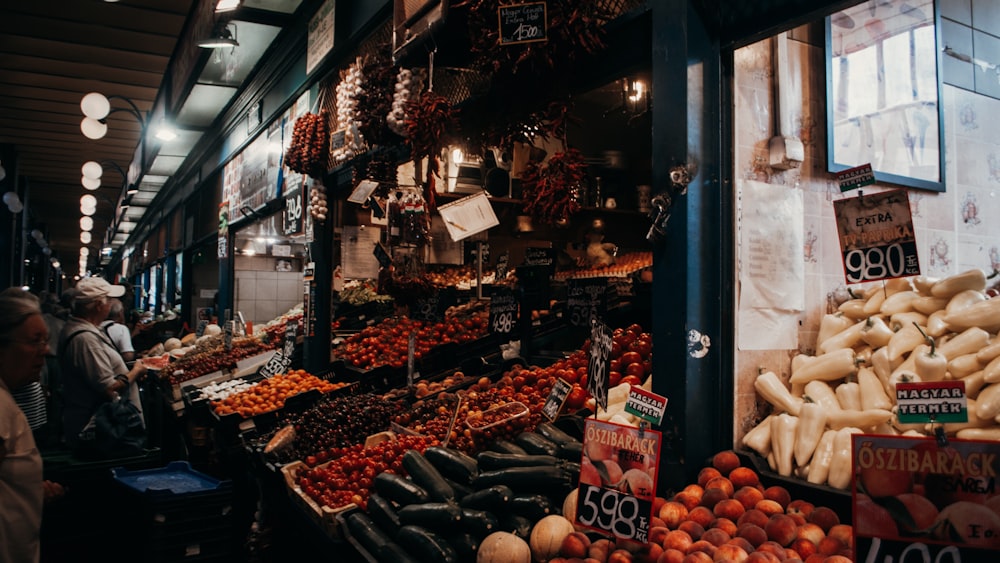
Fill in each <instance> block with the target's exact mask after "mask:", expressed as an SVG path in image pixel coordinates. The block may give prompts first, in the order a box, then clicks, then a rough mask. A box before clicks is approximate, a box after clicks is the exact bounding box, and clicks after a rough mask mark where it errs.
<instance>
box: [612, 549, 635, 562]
mask: <svg viewBox="0 0 1000 563" xmlns="http://www.w3.org/2000/svg"><path fill="white" fill-rule="evenodd" d="M608 563H632V552H631V551H629V550H627V549H616V550H614V551H612V552H611V553H610V554H609V555H608Z"/></svg>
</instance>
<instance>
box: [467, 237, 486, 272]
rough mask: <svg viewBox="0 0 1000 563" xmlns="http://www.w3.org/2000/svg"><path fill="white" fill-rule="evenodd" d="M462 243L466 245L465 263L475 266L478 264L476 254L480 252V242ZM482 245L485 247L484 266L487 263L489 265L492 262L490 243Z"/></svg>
mask: <svg viewBox="0 0 1000 563" xmlns="http://www.w3.org/2000/svg"><path fill="white" fill-rule="evenodd" d="M462 243H463V244H464V249H463V250H464V253H465V256H464V257H465V263H466V264H470V265H473V266H474V265H475V264H476V253H477V252H478V251H479V242H478V241H468V240H465V241H462ZM482 245H483V246H482V249H483V264H486V263H488V262H489V261H490V243H488V242H484V243H482Z"/></svg>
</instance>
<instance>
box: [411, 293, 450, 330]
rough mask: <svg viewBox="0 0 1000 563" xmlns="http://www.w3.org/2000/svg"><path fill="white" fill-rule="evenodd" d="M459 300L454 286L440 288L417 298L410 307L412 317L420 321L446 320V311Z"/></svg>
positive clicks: (434, 321)
mask: <svg viewBox="0 0 1000 563" xmlns="http://www.w3.org/2000/svg"><path fill="white" fill-rule="evenodd" d="M457 301H458V295H457V294H456V291H455V288H454V287H446V288H442V289H439V290H437V291H435V292H434V293H432V294H431V295H428V296H427V297H420V298H418V299H417V300H416V302H415V303H414V305H413V307H411V309H410V317H411V318H413V319H414V320H418V321H426V322H430V323H436V322H440V321H443V320H444V316H445V311H447V310H448V308H449V307H451V306H452V305H454V304H455V303H456V302H457Z"/></svg>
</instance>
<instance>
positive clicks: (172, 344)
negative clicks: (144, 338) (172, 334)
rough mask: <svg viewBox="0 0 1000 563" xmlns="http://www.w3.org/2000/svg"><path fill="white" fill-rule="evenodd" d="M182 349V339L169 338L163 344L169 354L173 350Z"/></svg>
mask: <svg viewBox="0 0 1000 563" xmlns="http://www.w3.org/2000/svg"><path fill="white" fill-rule="evenodd" d="M180 347H181V339H180V338H168V339H167V340H166V341H164V343H163V349H164V350H166V351H167V352H170V351H172V350H176V349H178V348H180Z"/></svg>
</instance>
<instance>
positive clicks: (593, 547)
mask: <svg viewBox="0 0 1000 563" xmlns="http://www.w3.org/2000/svg"><path fill="white" fill-rule="evenodd" d="M614 549H615V542H613V541H611V540H609V539H600V540H597V541H595V542H593V543H591V544H590V549H588V550H587V558H588V559H596V560H598V561H607V560H608V555H609V554H610V553H611V552H612V551H614Z"/></svg>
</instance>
